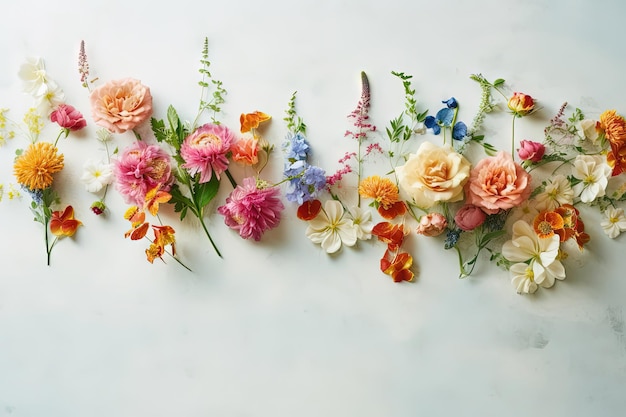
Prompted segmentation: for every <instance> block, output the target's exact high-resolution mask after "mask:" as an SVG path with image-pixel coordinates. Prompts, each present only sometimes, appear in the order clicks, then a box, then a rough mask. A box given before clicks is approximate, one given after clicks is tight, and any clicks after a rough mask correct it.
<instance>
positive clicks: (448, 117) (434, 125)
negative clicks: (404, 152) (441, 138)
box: [424, 97, 467, 140]
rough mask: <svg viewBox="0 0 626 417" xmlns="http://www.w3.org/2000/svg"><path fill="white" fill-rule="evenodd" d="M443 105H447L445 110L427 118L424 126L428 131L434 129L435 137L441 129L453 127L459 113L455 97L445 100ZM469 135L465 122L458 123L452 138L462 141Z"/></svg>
mask: <svg viewBox="0 0 626 417" xmlns="http://www.w3.org/2000/svg"><path fill="white" fill-rule="evenodd" d="M442 103H444V104H445V105H446V107H444V108H443V109H441V110H439V111H438V112H437V114H436V115H435V116H427V117H426V119H425V120H424V125H425V126H426V128H428V129H432V130H433V133H434V134H435V135H438V134H440V133H441V128H442V127H444V128H446V127H451V126H452V124H453V123H454V121H455V119H456V113H457V112H458V108H459V103H458V101H457V100H456V98H454V97H450V98H449V99H447V100H443V101H442ZM466 135H467V126H466V125H465V123H463V122H456V123H454V126H452V138H453V139H455V140H462V139H463V138H464V137H465V136H466Z"/></svg>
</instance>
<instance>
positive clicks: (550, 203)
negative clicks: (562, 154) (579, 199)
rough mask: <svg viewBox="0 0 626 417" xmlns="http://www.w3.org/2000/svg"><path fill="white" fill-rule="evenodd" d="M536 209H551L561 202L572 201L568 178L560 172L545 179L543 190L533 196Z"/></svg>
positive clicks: (568, 202)
mask: <svg viewBox="0 0 626 417" xmlns="http://www.w3.org/2000/svg"><path fill="white" fill-rule="evenodd" d="M534 200H535V207H536V208H537V210H540V211H541V210H547V211H553V210H554V209H556V208H557V207H559V206H562V205H563V204H573V203H574V190H572V186H571V185H570V183H569V181H568V179H567V178H566V177H565V176H564V175H561V174H558V175H555V176H554V177H553V178H552V179H548V180H547V184H546V186H545V188H544V190H543V192H541V193H539V194H537V196H536V197H535V198H534Z"/></svg>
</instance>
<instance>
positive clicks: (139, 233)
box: [124, 223, 150, 240]
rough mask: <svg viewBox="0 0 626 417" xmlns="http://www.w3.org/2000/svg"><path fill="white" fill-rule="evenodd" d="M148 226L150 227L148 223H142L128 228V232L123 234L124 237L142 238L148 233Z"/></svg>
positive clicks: (131, 238)
mask: <svg viewBox="0 0 626 417" xmlns="http://www.w3.org/2000/svg"><path fill="white" fill-rule="evenodd" d="M149 227H150V224H149V223H143V224H141V225H139V226H138V227H134V228H132V229H130V230H129V231H128V232H126V233H125V234H124V237H128V236H130V240H139V239H141V238H143V237H144V236H146V234H147V233H148V229H149Z"/></svg>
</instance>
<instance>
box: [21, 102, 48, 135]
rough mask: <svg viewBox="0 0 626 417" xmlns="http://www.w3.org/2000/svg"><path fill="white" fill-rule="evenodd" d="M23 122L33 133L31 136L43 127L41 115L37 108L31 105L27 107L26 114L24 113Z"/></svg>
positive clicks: (37, 133) (38, 132)
mask: <svg viewBox="0 0 626 417" xmlns="http://www.w3.org/2000/svg"><path fill="white" fill-rule="evenodd" d="M24 123H25V124H26V127H27V128H28V131H29V132H30V133H31V134H32V135H33V137H35V138H36V137H37V136H39V134H40V133H41V129H43V121H42V120H41V115H39V113H37V109H35V108H33V107H31V108H30V109H28V111H27V112H26V114H25V115H24Z"/></svg>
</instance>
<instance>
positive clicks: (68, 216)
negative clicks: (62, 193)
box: [50, 206, 82, 236]
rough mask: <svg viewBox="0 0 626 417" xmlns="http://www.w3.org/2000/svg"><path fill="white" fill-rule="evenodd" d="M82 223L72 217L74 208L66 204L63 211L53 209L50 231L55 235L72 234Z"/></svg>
mask: <svg viewBox="0 0 626 417" xmlns="http://www.w3.org/2000/svg"><path fill="white" fill-rule="evenodd" d="M81 224H82V223H81V222H80V221H79V220H76V219H75V218H74V208H73V207H72V206H67V207H66V208H65V210H64V211H62V212H61V211H53V212H52V217H51V218H50V231H51V232H52V234H53V235H55V236H74V233H76V230H77V229H78V226H80V225H81Z"/></svg>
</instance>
